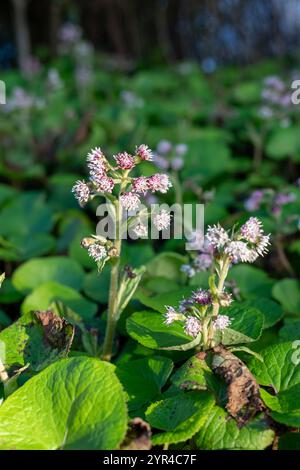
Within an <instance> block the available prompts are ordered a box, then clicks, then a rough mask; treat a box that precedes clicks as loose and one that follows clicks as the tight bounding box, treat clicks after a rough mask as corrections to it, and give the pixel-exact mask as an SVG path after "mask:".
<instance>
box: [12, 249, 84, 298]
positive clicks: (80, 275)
mask: <svg viewBox="0 0 300 470" xmlns="http://www.w3.org/2000/svg"><path fill="white" fill-rule="evenodd" d="M83 279H84V271H83V269H82V268H81V266H80V265H79V264H78V263H77V262H76V261H75V260H73V259H70V258H66V257H64V256H54V257H49V258H36V259H31V260H30V261H27V262H26V263H24V264H23V265H21V266H20V267H19V268H18V269H17V270H16V271H15V272H14V275H13V278H12V282H13V285H14V286H15V288H16V289H18V290H19V291H21V292H23V293H28V292H30V291H31V290H33V289H35V288H36V287H38V286H40V285H41V284H43V283H45V282H48V281H54V282H57V283H58V284H63V285H65V286H69V287H72V288H73V289H76V290H80V289H81V286H82V283H83Z"/></svg>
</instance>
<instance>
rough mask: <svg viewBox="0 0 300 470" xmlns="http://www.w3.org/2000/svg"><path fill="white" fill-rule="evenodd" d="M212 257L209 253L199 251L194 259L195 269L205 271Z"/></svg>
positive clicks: (210, 263)
mask: <svg viewBox="0 0 300 470" xmlns="http://www.w3.org/2000/svg"><path fill="white" fill-rule="evenodd" d="M212 263H213V257H212V255H211V254H210V253H200V255H198V256H196V258H195V260H194V265H195V268H196V269H197V271H206V270H207V269H209V268H210V267H211V265H212Z"/></svg>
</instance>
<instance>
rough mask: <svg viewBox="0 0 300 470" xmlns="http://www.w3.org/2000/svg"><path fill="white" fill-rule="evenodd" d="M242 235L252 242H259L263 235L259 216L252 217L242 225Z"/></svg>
mask: <svg viewBox="0 0 300 470" xmlns="http://www.w3.org/2000/svg"><path fill="white" fill-rule="evenodd" d="M241 235H242V237H243V238H244V239H245V240H247V241H248V242H251V243H257V241H258V240H259V239H260V237H261V236H262V235H263V229H262V223H261V221H260V220H259V219H258V218H257V217H250V219H249V220H247V222H246V223H245V224H244V225H243V226H242V227H241Z"/></svg>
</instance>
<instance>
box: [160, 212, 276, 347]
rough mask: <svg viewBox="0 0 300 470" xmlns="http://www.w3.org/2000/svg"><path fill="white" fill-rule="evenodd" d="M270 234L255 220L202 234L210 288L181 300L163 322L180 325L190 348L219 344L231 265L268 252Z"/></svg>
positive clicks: (226, 323)
mask: <svg viewBox="0 0 300 470" xmlns="http://www.w3.org/2000/svg"><path fill="white" fill-rule="evenodd" d="M269 244H270V235H266V234H265V233H264V230H263V227H262V223H261V222H260V220H259V219H257V218H256V217H250V219H249V220H248V221H247V222H246V223H245V224H243V225H242V226H241V227H240V229H238V230H236V228H235V227H234V228H233V229H232V230H230V231H226V230H225V229H224V228H223V227H221V226H220V225H214V226H213V227H209V228H208V230H207V233H206V235H205V241H204V246H205V250H206V253H204V252H203V253H201V254H200V255H198V256H203V255H204V254H205V256H206V257H207V261H208V260H209V265H210V268H211V269H212V274H211V275H210V277H209V288H208V289H207V290H205V289H198V290H196V291H195V292H193V294H192V295H191V297H189V298H187V299H184V300H183V301H182V302H181V303H180V305H179V306H178V308H174V307H172V306H168V307H167V312H166V314H165V323H166V324H167V325H170V324H172V323H173V322H175V321H178V322H180V323H181V324H182V325H183V327H184V331H185V333H186V334H187V335H189V336H191V337H192V338H193V341H191V343H190V345H189V346H188V348H190V347H195V346H198V347H200V348H201V349H202V350H204V351H206V350H209V349H211V348H214V347H216V346H217V345H218V344H220V343H221V342H222V334H220V332H221V333H222V332H223V331H224V330H226V328H228V327H229V326H230V324H231V319H230V317H229V316H228V315H226V308H227V307H229V306H230V305H231V303H232V301H233V299H232V295H231V293H229V292H227V291H226V289H225V281H226V278H227V275H228V272H229V269H230V267H231V266H232V265H235V264H237V263H253V262H254V261H256V259H257V258H258V257H259V256H263V255H264V254H266V253H267V251H268V246H269ZM208 257H209V258H208Z"/></svg>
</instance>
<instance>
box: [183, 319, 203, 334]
mask: <svg viewBox="0 0 300 470" xmlns="http://www.w3.org/2000/svg"><path fill="white" fill-rule="evenodd" d="M184 331H185V332H186V334H187V335H189V336H193V337H194V338H196V337H197V336H198V334H199V332H200V331H201V323H200V321H199V320H198V319H197V318H195V317H187V318H186V320H185V328H184Z"/></svg>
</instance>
